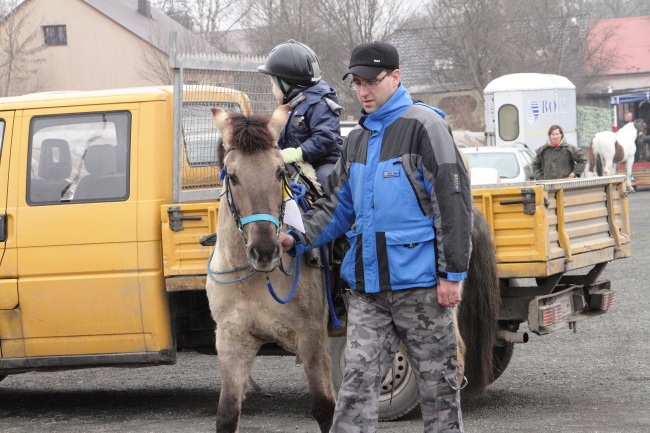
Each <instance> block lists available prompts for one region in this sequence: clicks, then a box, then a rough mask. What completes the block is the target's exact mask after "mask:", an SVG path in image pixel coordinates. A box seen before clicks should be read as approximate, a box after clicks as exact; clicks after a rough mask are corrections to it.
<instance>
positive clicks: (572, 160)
mask: <svg viewBox="0 0 650 433" xmlns="http://www.w3.org/2000/svg"><path fill="white" fill-rule="evenodd" d="M586 165H587V157H586V156H585V154H584V152H583V151H582V149H580V148H579V147H577V146H573V145H571V144H569V143H568V142H567V141H566V139H565V138H564V130H563V129H562V127H561V126H560V125H552V126H551V127H550V128H549V130H548V141H547V142H546V144H545V145H543V146H542V147H540V148H538V149H537V151H536V152H535V159H534V160H533V172H534V174H535V179H538V180H541V179H564V178H576V177H579V176H581V175H582V173H583V172H584V170H585V166H586Z"/></svg>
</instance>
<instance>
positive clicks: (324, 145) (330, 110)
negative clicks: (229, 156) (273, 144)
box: [257, 39, 343, 191]
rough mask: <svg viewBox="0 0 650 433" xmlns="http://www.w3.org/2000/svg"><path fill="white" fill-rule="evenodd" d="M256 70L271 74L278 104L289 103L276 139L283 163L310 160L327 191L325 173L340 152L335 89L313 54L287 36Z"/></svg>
mask: <svg viewBox="0 0 650 433" xmlns="http://www.w3.org/2000/svg"><path fill="white" fill-rule="evenodd" d="M257 70H258V71H259V72H262V73H263V74H267V75H270V76H271V84H272V86H273V95H274V96H275V98H276V100H277V101H278V103H280V104H289V105H290V106H291V114H290V116H289V120H288V122H287V124H286V126H285V128H284V130H283V131H282V133H281V134H280V138H279V141H278V146H279V147H280V149H281V150H282V157H283V159H284V162H285V163H293V162H302V161H306V162H308V163H310V164H311V165H312V166H313V167H314V169H315V170H316V178H317V180H318V182H319V183H320V184H321V187H322V188H323V190H324V191H328V186H327V176H328V174H329V173H330V172H331V171H332V169H333V168H334V164H335V163H336V161H337V160H338V159H339V156H340V155H341V143H342V141H343V140H342V139H341V129H340V126H339V116H340V114H341V112H342V111H343V108H342V107H341V106H340V105H339V98H338V96H337V94H336V91H335V90H334V89H333V88H331V87H330V86H329V84H327V83H326V82H325V81H324V80H322V79H321V69H320V62H319V60H318V57H317V56H316V53H314V51H313V50H312V49H311V48H309V47H308V46H307V45H305V44H301V43H300V42H296V41H294V40H293V39H290V40H289V41H287V42H284V43H281V44H280V45H278V46H276V47H275V48H273V50H271V53H270V54H269V56H268V58H267V59H266V63H265V64H264V65H262V66H260V67H258V68H257Z"/></svg>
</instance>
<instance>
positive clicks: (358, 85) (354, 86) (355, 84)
mask: <svg viewBox="0 0 650 433" xmlns="http://www.w3.org/2000/svg"><path fill="white" fill-rule="evenodd" d="M390 74H391V73H390V72H386V75H384V76H383V77H381V78H375V79H374V80H367V81H364V82H361V81H359V80H354V81H351V82H350V84H348V87H349V88H350V90H361V89H362V88H364V87H367V88H369V89H372V88H374V87H377V86H378V85H379V83H381V82H382V81H384V78H386V77H387V76H389V75H390Z"/></svg>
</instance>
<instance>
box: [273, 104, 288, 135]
mask: <svg viewBox="0 0 650 433" xmlns="http://www.w3.org/2000/svg"><path fill="white" fill-rule="evenodd" d="M290 111H291V106H290V105H289V104H284V105H280V106H279V107H278V108H276V109H275V111H274V112H273V116H271V120H270V121H269V129H270V130H271V132H272V133H273V137H276V138H277V137H278V136H279V135H280V132H282V129H284V126H285V125H286V124H287V120H289V112H290Z"/></svg>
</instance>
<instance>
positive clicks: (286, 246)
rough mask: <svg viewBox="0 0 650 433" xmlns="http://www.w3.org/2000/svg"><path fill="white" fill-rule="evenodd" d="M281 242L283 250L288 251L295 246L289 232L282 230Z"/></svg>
mask: <svg viewBox="0 0 650 433" xmlns="http://www.w3.org/2000/svg"><path fill="white" fill-rule="evenodd" d="M280 244H281V245H282V251H284V252H285V253H286V252H287V251H289V250H291V248H293V245H294V244H295V241H294V239H293V238H292V237H291V236H289V235H288V234H286V233H284V232H280Z"/></svg>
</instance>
